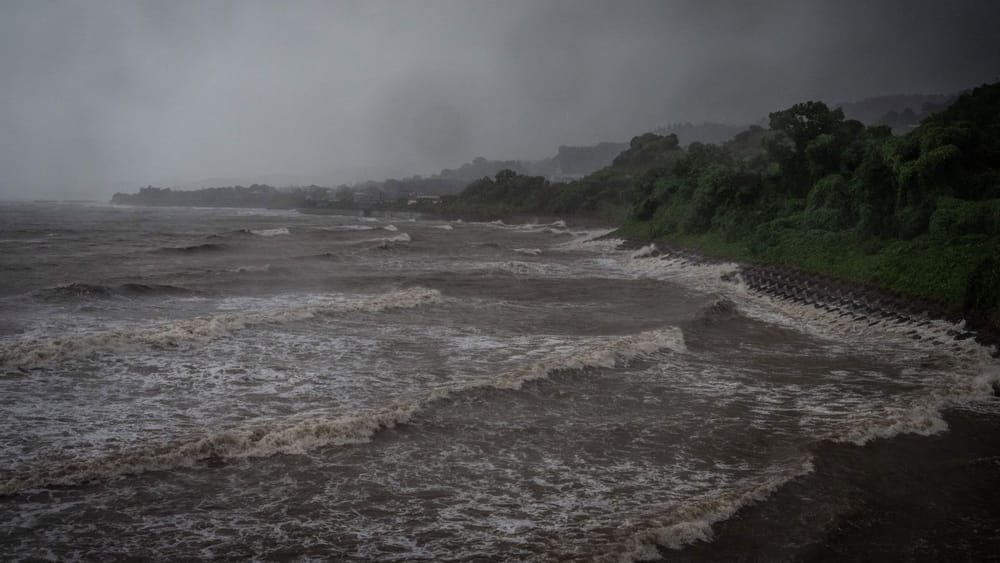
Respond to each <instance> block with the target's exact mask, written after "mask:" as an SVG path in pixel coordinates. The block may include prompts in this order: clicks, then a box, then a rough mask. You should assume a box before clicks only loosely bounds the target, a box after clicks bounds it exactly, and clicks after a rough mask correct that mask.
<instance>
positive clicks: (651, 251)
mask: <svg viewBox="0 0 1000 563" xmlns="http://www.w3.org/2000/svg"><path fill="white" fill-rule="evenodd" d="M659 250H660V249H658V248H656V245H655V244H647V245H646V246H644V247H642V248H640V249H638V250H636V251H635V252H633V253H632V259H633V260H635V259H638V258H646V257H649V256H654V255H655V254H656V253H657V252H659Z"/></svg>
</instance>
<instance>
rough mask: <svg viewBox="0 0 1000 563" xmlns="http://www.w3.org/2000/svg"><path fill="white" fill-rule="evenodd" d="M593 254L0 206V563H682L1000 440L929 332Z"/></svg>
mask: <svg viewBox="0 0 1000 563" xmlns="http://www.w3.org/2000/svg"><path fill="white" fill-rule="evenodd" d="M602 233H603V232H602V231H593V230H583V229H577V228H574V226H573V225H569V226H567V225H565V224H563V223H561V222H556V223H549V224H526V225H505V224H502V223H496V224H483V223H461V222H453V223H448V222H443V221H430V220H416V219H411V218H407V217H394V218H378V219H371V218H358V217H346V216H333V215H327V216H310V215H300V214H297V213H295V212H283V211H280V212H279V211H261V210H233V209H173V208H158V209H142V208H126V207H107V206H96V205H95V206H81V205H75V206H69V205H54V204H5V205H2V206H0V272H2V277H0V522H2V524H0V558H2V559H4V560H18V559H36V558H51V559H59V560H70V559H83V560H115V559H125V558H140V559H159V560H183V559H202V558H204V559H210V558H216V559H245V558H261V559H281V560H288V559H293V560H357V561H368V560H383V561H400V560H404V561H409V560H429V561H449V560H456V561H480V560H500V561H507V560H512V561H521V560H523V561H551V560H585V561H587V560H610V561H616V560H621V561H630V560H637V559H643V558H651V557H657V556H659V555H660V554H663V553H665V554H667V555H668V556H669V554H670V553H677V554H678V556H681V555H682V554H685V553H688V554H691V553H696V552H691V551H683V550H682V551H680V552H674V551H672V550H673V549H677V548H681V547H683V546H685V545H687V544H690V543H691V542H698V543H697V545H706V544H704V543H700V542H702V541H704V540H710V539H711V538H712V534H713V532H712V525H713V524H715V525H716V527H718V526H720V524H718V522H722V521H725V520H727V519H728V518H730V517H731V516H732V515H733V514H734V513H735V512H736V511H737V510H739V509H740V508H741V507H744V506H747V505H749V504H752V503H754V502H755V501H759V500H762V499H766V498H768V497H770V496H771V495H773V494H775V492H776V491H779V490H780V491H781V493H779V494H784V495H788V494H789V493H787V491H788V490H790V489H789V488H788V487H784V488H783V486H784V485H786V484H788V483H789V482H791V481H792V480H793V479H795V478H796V477H799V476H803V475H820V474H822V475H826V473H823V471H824V467H825V466H824V467H817V466H816V464H821V463H823V462H824V460H826V459H828V458H829V454H824V453H823V452H824V451H826V450H824V448H830V447H841V446H840V445H841V444H865V443H871V440H873V439H875V438H892V437H894V436H897V435H904V436H912V435H917V436H920V435H940V436H941V438H940V439H946V437H947V436H948V434H940V433H941V432H944V431H945V430H946V429H947V427H948V424H947V422H946V421H945V419H944V418H943V417H942V412H943V411H944V410H945V409H953V411H954V412H960V413H966V414H968V415H969V416H972V415H974V416H976V417H985V418H986V419H989V420H995V419H996V415H997V413H998V412H1000V408H998V405H997V402H996V401H995V400H993V399H992V398H991V395H990V385H991V383H992V382H994V381H996V379H997V373H998V372H997V366H996V365H995V363H993V361H992V360H990V359H989V356H988V354H987V353H986V351H985V350H983V349H981V348H979V347H977V346H976V345H975V344H974V343H972V342H970V341H963V342H953V341H951V340H950V339H949V338H947V331H948V330H949V329H950V328H951V327H948V326H946V325H944V324H943V323H937V322H928V323H925V324H923V325H921V326H898V325H890V324H888V323H887V324H884V325H883V324H880V323H877V324H871V325H869V324H859V323H856V322H853V321H848V320H844V319H841V318H838V317H836V316H834V315H831V314H826V313H823V312H822V311H819V310H816V309H812V308H805V307H799V306H795V305H790V304H785V303H782V302H777V301H774V300H771V299H769V298H767V297H766V296H761V295H756V294H753V293H751V292H748V291H747V290H746V289H745V288H743V286H741V285H740V284H739V283H729V282H723V281H721V280H720V275H722V274H724V273H727V272H729V271H732V270H733V269H734V268H733V266H731V265H712V266H705V265H693V264H687V263H682V262H679V261H668V260H659V259H655V258H649V257H643V252H641V251H640V252H638V253H634V254H630V253H627V252H622V251H618V250H617V249H616V243H615V242H614V241H601V242H593V241H592V240H591V239H593V238H594V237H595V236H597V235H600V234H602ZM914 334H919V335H920V336H921V337H922V338H921V340H919V341H918V340H914V339H913V338H912V336H913V335H914ZM843 447H848V446H846V445H844V446H843ZM850 447H853V446H850ZM866 447H867V446H866ZM907 451H908V452H910V453H908V454H906V455H912V456H920V455H922V454H921V450H920V449H919V448H912V451H910V450H907ZM902 462H904V463H905V460H903V461H902ZM832 479H833V480H834V481H837V480H838V479H839V480H840V481H843V482H847V479H848V478H847V477H846V476H844V477H843V478H841V477H836V476H835V477H833V478H832ZM805 494H807V493H802V494H800V495H798V496H796V499H798V498H799V497H801V496H804V495H805ZM831 506H832V505H831ZM830 510H834V509H833V508H831V509H830ZM829 514H832V512H830V513H829ZM829 514H828V515H829ZM828 520H831V521H832V517H831V519H828ZM816 522H818V523H815V524H808V526H814V527H816V528H817V529H820V530H822V529H823V526H824V519H823V518H817V519H816ZM723 525H724V524H723ZM803 526H807V525H806V524H803V523H802V522H792V521H790V522H788V523H787V532H788V533H792V532H793V531H794V530H799V531H801V530H802V529H803ZM808 526H807V527H808ZM778 529H779V530H781V526H779V527H778ZM779 533H780V532H779ZM752 535H753V534H752V532H751V533H749V535H748V536H747V537H750V536H752ZM724 537H725V536H724ZM733 537H734V538H736V539H735V540H733V541H749V540H747V539H745V538H744V539H742V540H741V539H739V538H740V536H739V534H735V535H734V536H733ZM719 541H720V542H722V541H724V539H723V538H720V539H719ZM695 547H697V546H695ZM706 557H710V555H706Z"/></svg>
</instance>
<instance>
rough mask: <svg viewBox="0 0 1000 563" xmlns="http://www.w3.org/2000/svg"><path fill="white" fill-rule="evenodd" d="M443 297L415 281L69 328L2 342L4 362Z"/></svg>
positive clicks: (19, 364)
mask: <svg viewBox="0 0 1000 563" xmlns="http://www.w3.org/2000/svg"><path fill="white" fill-rule="evenodd" d="M440 301H441V293H440V292H439V291H437V290H434V289H427V288H423V287H414V288H410V289H404V290H400V291H394V292H391V293H387V294H383V295H376V296H373V297H366V298H362V299H354V300H346V299H340V300H336V301H332V302H331V301H321V302H316V303H307V304H304V305H299V306H296V307H291V308H289V309H285V310H283V311H278V312H269V313H224V314H217V315H211V316H205V317H196V318H192V319H184V320H179V321H172V322H166V323H158V324H153V325H149V326H142V327H134V326H133V327H122V328H115V329H111V330H106V331H100V332H90V333H83V334H68V335H65V336H63V337H57V338H30V339H25V340H22V341H19V342H14V343H13V344H9V345H5V346H3V347H0V366H2V367H4V368H8V369H11V368H27V367H40V366H44V365H47V364H49V363H51V362H54V361H60V360H66V359H71V358H80V357H86V356H89V355H92V354H95V353H97V352H100V351H105V350H114V349H123V348H134V347H151V348H158V349H168V348H176V347H178V346H181V345H184V344H189V343H195V342H206V341H209V340H213V339H216V338H219V337H222V336H224V335H226V334H228V333H230V332H232V331H235V330H239V329H242V328H245V327H247V326H251V325H259V324H264V323H281V322H294V321H301V320H306V319H310V318H313V317H315V316H318V315H330V314H337V313H351V312H379V311H385V310H388V309H403V308H413V307H418V306H421V305H426V304H431V303H438V302H440Z"/></svg>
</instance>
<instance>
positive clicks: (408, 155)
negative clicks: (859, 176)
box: [0, 1, 1000, 199]
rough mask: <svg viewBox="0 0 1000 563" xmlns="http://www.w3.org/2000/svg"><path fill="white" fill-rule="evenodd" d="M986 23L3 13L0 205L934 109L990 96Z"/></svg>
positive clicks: (263, 11)
mask: <svg viewBox="0 0 1000 563" xmlns="http://www.w3.org/2000/svg"><path fill="white" fill-rule="evenodd" d="M996 21H997V19H996V8H995V5H993V4H992V3H990V2H985V1H983V2H960V3H951V2H948V3H942V2H916V3H914V2H888V3H877V5H870V3H863V2H765V3H753V4H749V3H743V2H656V3H647V2H635V3H619V2H545V3H539V2H502V3H500V2H417V3H410V2H406V3H404V2H293V3H280V4H279V3H273V2H216V3H210V4H205V3H202V2H4V3H3V5H2V6H0V76H2V77H3V85H2V86H0V96H2V106H0V146H2V150H0V159H2V160H0V170H2V172H0V174H2V176H0V190H2V195H3V196H4V197H7V198H28V197H79V198H102V199H103V198H105V197H106V196H108V195H110V193H111V192H113V191H114V190H115V189H116V188H126V187H127V188H134V187H136V186H138V185H145V184H147V183H153V184H157V185H178V184H190V183H192V182H199V181H201V180H208V179H212V178H234V177H235V178H254V177H256V176H259V177H261V178H264V179H267V178H268V177H274V176H276V175H277V176H281V175H285V176H286V177H293V176H294V175H300V176H302V177H303V178H309V179H316V178H318V179H321V180H322V179H326V180H327V181H328V182H333V181H338V180H339V179H340V177H344V178H348V179H350V178H351V177H352V174H353V176H357V175H359V174H361V175H362V176H364V175H365V174H366V173H370V174H372V175H376V176H377V175H378V174H380V173H381V174H383V175H384V174H393V173H395V174H417V173H419V174H427V173H432V172H435V171H437V170H439V169H441V168H442V167H450V166H457V165H458V164H461V163H462V162H465V161H468V160H469V159H471V158H473V157H476V156H480V155H481V156H486V157H488V158H495V159H510V158H541V157H544V156H547V155H549V154H551V153H553V152H554V150H555V148H556V147H557V146H558V145H560V144H584V143H594V142H598V141H601V140H615V141H622V140H627V139H628V138H630V137H631V136H632V135H635V134H638V133H641V132H643V131H645V130H649V129H650V128H652V127H655V126H657V125H660V124H662V123H665V122H668V121H692V122H698V121H703V120H710V121H716V122H729V123H737V124H744V123H751V122H754V121H757V120H759V119H760V118H762V117H764V116H765V115H766V114H767V112H768V111H774V110H776V109H780V108H783V107H785V106H787V105H789V104H791V103H794V102H796V101H800V100H803V99H823V100H828V101H846V100H852V99H856V98H859V97H867V96H872V95H878V94H893V93H951V92H954V91H957V90H960V89H964V88H968V87H971V86H974V85H977V84H979V83H982V82H985V81H988V80H992V79H995V78H996V76H997V69H998V68H1000V55H998V48H997V46H996V42H995V37H994V36H993V32H994V31H995V23H996ZM351 171H353V172H351ZM338 172H339V174H338ZM357 179H362V178H355V180H357ZM376 179H377V178H376Z"/></svg>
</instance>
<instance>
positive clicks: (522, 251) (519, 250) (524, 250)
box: [514, 248, 542, 256]
mask: <svg viewBox="0 0 1000 563" xmlns="http://www.w3.org/2000/svg"><path fill="white" fill-rule="evenodd" d="M514 252H516V253H518V254H527V255H528V256H538V255H539V254H541V253H542V249H541V248H515V249H514Z"/></svg>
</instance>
